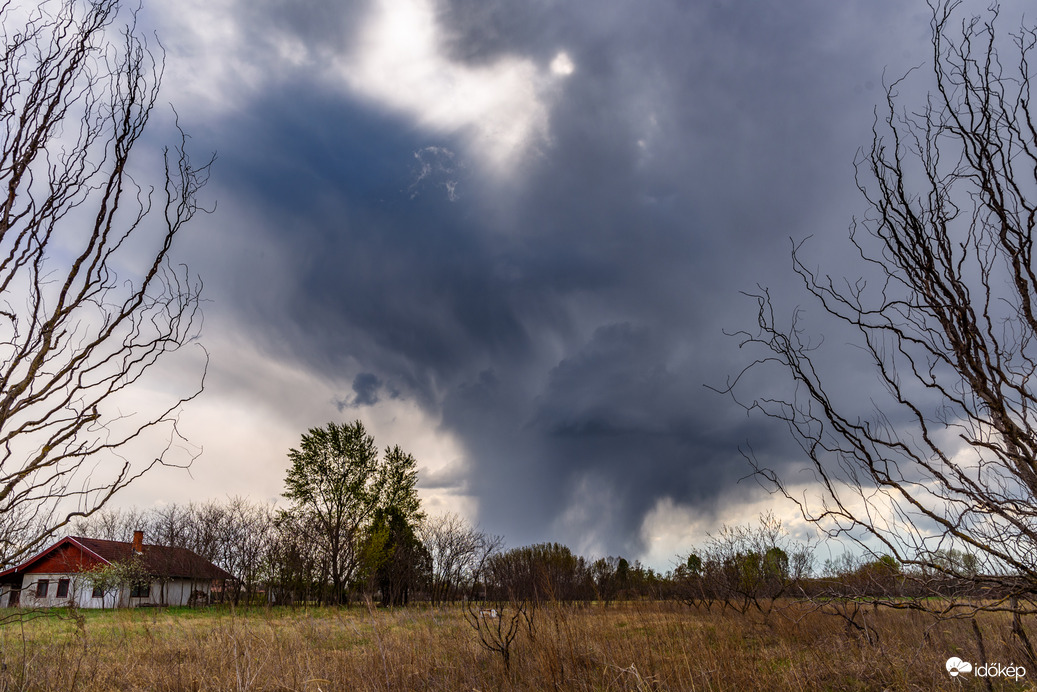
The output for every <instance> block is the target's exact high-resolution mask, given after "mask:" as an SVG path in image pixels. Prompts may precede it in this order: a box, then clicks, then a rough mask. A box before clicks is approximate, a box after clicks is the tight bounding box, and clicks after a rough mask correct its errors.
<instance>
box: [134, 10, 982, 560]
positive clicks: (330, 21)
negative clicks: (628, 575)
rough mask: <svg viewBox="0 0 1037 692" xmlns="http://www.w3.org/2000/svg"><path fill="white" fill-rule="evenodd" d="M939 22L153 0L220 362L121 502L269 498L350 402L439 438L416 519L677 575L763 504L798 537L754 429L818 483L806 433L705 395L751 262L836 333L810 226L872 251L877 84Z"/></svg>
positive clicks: (925, 42) (156, 132) (752, 13)
mask: <svg viewBox="0 0 1037 692" xmlns="http://www.w3.org/2000/svg"><path fill="white" fill-rule="evenodd" d="M973 4H974V3H973ZM983 9H985V5H984V6H982V7H980V6H978V5H976V6H975V7H972V6H971V5H969V4H968V3H967V6H966V10H965V11H966V13H967V12H968V11H982V10H983ZM929 19H930V10H929V8H928V6H927V5H926V4H925V3H924V2H921V1H920V0H910V1H907V2H904V1H903V0H845V1H841V2H837V3H835V2H829V1H828V0H787V1H785V2H781V3H757V2H753V3H750V2H735V1H726V0H716V1H707V0H696V1H681V0H643V1H642V2H638V3H629V2H616V1H615V0H595V1H594V2H585V1H582V0H567V1H565V2H562V1H561V0H532V1H530V2H504V1H503V0H501V1H497V0H346V1H343V0H300V1H297V2H292V3H287V2H283V1H282V2H277V1H276V0H178V2H175V3H158V2H145V5H144V8H143V10H142V13H141V16H140V18H139V25H140V26H142V27H144V28H145V30H146V31H148V32H151V31H154V32H155V33H156V34H157V36H158V38H159V40H160V41H161V45H162V47H163V49H164V51H165V73H164V78H163V91H162V97H161V100H162V101H163V104H162V105H161V106H160V107H159V109H158V110H157V111H156V114H155V118H154V121H153V124H152V127H151V130H150V131H149V133H148V134H147V136H146V138H145V139H144V140H143V141H142V143H141V146H142V147H146V148H147V147H150V148H151V150H152V151H157V147H159V146H161V144H163V143H164V142H168V141H169V140H170V139H171V128H172V122H173V115H172V109H171V108H169V107H168V106H167V105H165V102H168V103H169V104H172V106H173V107H175V109H176V114H177V117H178V119H179V123H180V124H181V126H183V127H184V129H185V130H186V131H187V132H188V133H189V134H190V136H191V139H190V142H189V144H190V148H191V151H192V152H193V153H194V154H195V155H197V156H198V157H204V156H205V155H206V154H209V153H210V152H213V151H215V152H216V153H217V156H218V158H217V160H216V162H215V164H214V166H213V168H212V178H211V181H210V183H209V185H208V187H207V188H206V189H205V191H204V194H203V200H204V201H207V202H216V203H217V208H216V211H215V212H214V213H212V214H210V215H205V216H202V217H199V218H197V219H196V220H195V221H194V222H193V223H192V225H191V226H190V227H189V228H187V229H185V231H184V233H183V235H182V237H180V239H179V240H178V243H179V245H178V246H177V247H176V248H175V252H176V257H177V259H178V260H180V261H183V262H185V263H186V264H188V265H189V266H190V267H191V270H192V272H194V273H197V274H198V275H199V276H200V277H201V278H202V279H203V280H204V283H205V289H204V296H205V298H206V303H205V306H204V311H205V324H204V329H203V332H202V338H201V342H202V343H203V344H204V346H205V348H206V350H207V351H208V355H209V362H208V370H207V373H206V378H205V391H204V393H203V394H202V395H201V396H200V397H199V398H198V399H197V400H195V401H193V402H191V404H190V405H189V406H188V407H186V408H185V410H184V413H183V416H182V418H181V426H180V427H181V430H182V431H183V432H185V434H186V435H187V436H188V437H189V439H190V440H191V442H192V443H193V444H195V445H197V446H198V448H199V449H200V450H201V455H200V456H199V457H198V459H197V460H196V461H195V462H194V463H193V465H192V466H191V468H190V470H187V471H185V470H180V469H159V470H155V471H152V472H151V473H149V474H148V475H147V476H145V477H144V478H142V479H141V480H140V481H138V482H137V483H136V484H135V485H134V486H132V487H131V488H130V489H128V490H127V491H125V492H124V493H123V494H122V496H121V497H120V498H119V500H118V501H117V503H121V504H123V505H124V506H129V505H137V506H141V507H147V506H153V505H155V504H156V503H159V504H160V503H163V502H187V501H199V500H207V499H220V498H226V497H229V496H235V495H242V496H248V497H252V498H255V499H257V500H263V501H267V500H269V501H276V500H277V499H278V498H279V496H280V493H281V491H282V489H283V481H284V474H285V471H286V469H287V457H286V454H287V452H288V450H289V449H290V448H291V447H293V446H297V445H298V443H299V439H300V436H301V434H302V433H304V432H305V431H306V430H307V429H309V428H312V427H316V426H321V425H324V424H326V423H328V422H331V421H335V422H347V421H352V420H355V419H360V420H362V421H363V422H364V424H365V425H366V426H367V427H368V429H369V430H370V431H371V432H372V433H373V434H374V436H375V440H376V442H377V443H378V445H379V446H381V447H384V446H386V445H394V444H399V445H401V446H403V447H404V448H405V449H406V450H408V451H409V452H411V453H412V454H414V455H415V457H416V458H417V459H418V461H419V467H420V481H419V487H420V490H421V494H422V497H423V499H424V503H425V508H426V511H428V512H430V513H438V512H445V511H458V512H462V513H463V514H465V515H466V516H468V517H469V518H471V519H472V520H473V521H475V522H477V523H478V524H479V525H480V526H481V527H482V528H483V529H484V530H486V531H488V532H489V533H493V534H502V535H504V536H505V538H506V540H507V543H508V544H509V545H513V546H517V545H523V544H528V543H533V542H542V541H558V542H562V543H565V544H567V545H569V546H570V547H572V548H573V549H574V550H577V551H579V552H581V553H583V554H587V555H599V556H603V555H617V554H622V555H624V556H628V557H633V558H640V559H642V560H645V561H647V562H649V563H650V564H654V565H657V566H660V567H663V568H665V567H666V566H667V565H668V564H669V561H671V560H672V559H673V557H674V556H675V555H677V554H678V553H686V552H688V551H689V550H691V548H692V547H693V546H694V545H695V544H696V543H698V542H701V541H702V540H703V539H704V537H705V535H706V532H708V531H714V530H715V529H716V528H717V527H718V526H719V525H720V524H721V523H724V522H728V523H738V522H743V521H747V520H752V519H754V518H755V517H756V516H757V515H758V514H759V513H760V512H762V511H766V510H768V509H769V510H773V511H774V512H775V513H776V514H777V515H778V516H780V517H782V518H784V519H785V520H786V522H787V523H788V524H789V525H790V526H791V527H792V528H793V530H794V531H797V532H803V534H804V535H805V532H806V528H805V526H804V525H803V522H802V520H801V519H798V518H797V515H796V514H795V511H794V507H791V506H789V504H788V503H787V502H786V501H784V500H782V499H780V498H779V497H777V496H773V495H770V494H768V493H767V492H766V490H765V489H763V488H761V487H760V486H759V485H758V484H757V483H756V482H755V481H754V480H753V479H752V478H749V476H750V473H751V468H750V467H749V465H748V464H747V463H746V461H745V459H744V458H743V456H742V453H741V451H740V450H742V449H746V448H747V447H748V446H749V445H751V446H752V449H753V450H754V452H755V453H756V455H757V457H758V458H759V459H761V460H762V461H765V462H766V463H768V464H771V465H773V466H775V467H776V468H779V469H784V470H786V471H787V473H788V474H789V475H788V478H789V479H790V483H792V484H795V483H800V482H802V483H804V484H807V485H808V484H809V478H808V477H807V476H805V475H802V471H801V469H802V465H801V459H799V458H798V457H797V451H798V448H796V446H795V444H794V442H793V440H791V439H790V438H789V437H788V435H787V433H786V432H785V431H783V429H781V428H780V427H778V426H775V425H774V424H773V423H772V422H770V421H768V420H766V419H762V420H761V419H760V418H758V417H753V416H747V415H746V413H745V411H744V410H743V409H742V408H740V407H739V406H738V405H737V404H735V402H733V401H732V400H731V399H730V397H725V396H723V395H720V394H717V393H715V392H714V391H712V390H711V387H722V386H723V385H724V383H725V382H726V381H727V379H728V378H729V377H732V376H734V375H735V374H737V373H738V372H739V371H740V370H741V369H742V368H743V367H744V366H745V365H747V364H748V363H749V362H751V360H752V358H753V354H752V353H748V352H746V351H745V350H744V349H740V348H739V347H738V344H739V340H738V339H737V338H736V337H732V336H729V334H730V333H732V332H736V331H738V330H742V329H752V327H753V325H754V322H755V302H754V301H753V300H752V299H751V298H749V297H747V296H746V295H744V292H752V291H754V290H757V286H766V287H768V288H769V289H770V291H771V293H772V295H773V296H774V297H775V304H776V308H777V312H778V315H779V318H780V319H782V320H787V318H788V317H791V314H792V311H793V310H794V309H796V308H797V307H798V308H801V309H802V310H803V312H804V315H805V319H806V320H807V322H808V324H812V325H813V326H814V327H816V329H818V333H819V335H828V332H827V329H828V327H827V326H826V323H825V322H824V320H823V319H822V318H821V316H820V315H818V314H817V312H818V308H817V306H816V305H815V304H813V303H812V302H810V300H809V297H808V296H807V295H806V293H805V291H804V290H803V287H802V284H801V282H800V281H799V279H798V278H797V277H796V275H795V274H794V272H793V271H792V261H791V257H790V248H791V245H792V243H793V242H799V241H803V240H806V239H808V238H809V240H807V242H806V245H805V246H804V257H805V258H806V261H807V264H808V265H810V266H817V267H819V268H822V269H823V270H824V271H826V272H828V271H830V272H832V273H834V274H835V275H842V274H847V275H852V274H853V272H854V271H855V265H854V262H853V256H852V252H851V249H852V248H851V246H850V245H849V243H848V241H847V234H848V233H847V229H848V228H849V225H850V223H851V221H852V219H853V218H854V216H859V215H861V214H863V213H864V212H866V204H865V200H864V199H863V198H862V197H861V195H860V193H859V191H858V190H857V188H856V186H855V182H854V166H853V163H854V160H855V157H856V156H857V153H858V150H859V148H860V147H862V146H867V145H869V144H870V141H871V127H872V125H873V122H874V112H875V108H876V106H878V105H879V104H880V103H881V101H882V99H883V97H884V92H883V83H884V80H885V81H886V82H888V81H890V80H891V79H892V78H896V77H899V76H901V75H903V74H904V73H905V72H907V71H908V70H909V69H911V68H912V67H915V66H920V65H924V64H926V61H928V60H929V59H930V57H931V56H930V51H931V45H930V43H929V31H930V29H929ZM923 83H924V82H923ZM840 339H841V337H840V336H839V335H838V334H836V333H832V334H831V338H830V339H829V341H833V340H834V341H835V343H836V345H839V344H840V343H842V342H840ZM835 353H836V354H837V353H838V350H836V351H835ZM194 357H195V359H196V360H195V361H194V362H187V363H180V364H179V365H178V366H177V368H180V369H176V368H172V366H170V369H169V370H167V374H168V376H169V377H171V378H188V379H189V378H190V377H191V376H192V373H193V372H196V370H197V366H198V365H199V362H198V361H197V356H194ZM831 358H832V359H833V360H832V361H830V362H832V363H838V362H839V361H838V358H839V356H838V355H833V356H831ZM192 368H194V370H192ZM868 377H869V375H868V373H867V372H866V371H863V370H862V371H860V372H858V371H856V370H854V369H853V368H847V369H845V370H844V371H843V372H840V373H839V376H838V379H837V380H836V381H835V382H836V386H837V387H841V388H844V389H843V391H846V392H854V391H860V390H859V387H862V386H863V387H867V386H870V384H868V382H870V380H869V379H868ZM748 386H750V387H751V388H758V391H759V392H760V395H761V396H762V395H765V394H766V393H767V392H770V391H773V388H774V387H777V386H779V385H777V384H775V383H772V382H771V381H770V380H768V379H767V377H766V376H764V375H760V376H758V377H756V378H755V379H751V380H750V381H749V382H748ZM157 389H161V387H158V388H157ZM159 393H160V392H159Z"/></svg>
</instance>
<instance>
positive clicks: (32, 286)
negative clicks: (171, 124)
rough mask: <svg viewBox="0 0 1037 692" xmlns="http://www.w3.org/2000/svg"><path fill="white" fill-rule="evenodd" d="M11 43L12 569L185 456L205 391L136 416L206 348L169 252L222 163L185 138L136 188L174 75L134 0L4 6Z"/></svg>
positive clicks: (6, 177)
mask: <svg viewBox="0 0 1037 692" xmlns="http://www.w3.org/2000/svg"><path fill="white" fill-rule="evenodd" d="M0 26H2V29H0V33H2V36H3V45H2V46H0V122H2V124H3V132H0V189H3V190H4V193H3V195H2V196H0V560H3V561H8V562H9V561H12V560H14V559H17V558H18V557H19V556H23V555H25V554H27V553H29V552H30V551H32V550H33V549H34V548H36V547H37V546H39V545H40V544H41V543H42V542H43V541H45V540H47V539H48V538H49V537H50V536H51V535H52V534H53V533H54V532H55V531H57V530H58V529H60V528H61V527H63V526H65V525H67V524H68V523H69V522H70V521H73V520H74V519H75V518H76V517H81V516H84V515H89V514H90V513H92V512H94V511H96V510H97V509H98V508H100V507H103V506H104V505H105V503H106V502H108V501H109V499H110V498H111V497H112V496H113V495H114V494H115V493H117V492H118V491H119V490H121V489H122V488H124V487H126V485H127V484H128V483H130V482H132V481H133V480H134V479H136V478H137V477H139V476H140V475H141V474H142V473H144V472H145V471H147V470H148V469H149V468H152V467H153V466H155V465H156V464H162V463H171V461H172V459H173V458H172V457H171V456H169V455H168V454H167V453H168V452H169V451H170V449H171V448H172V447H173V446H180V445H181V440H182V438H180V436H179V433H178V432H177V429H176V421H177V414H178V411H179V410H180V407H181V405H182V404H183V403H184V402H186V401H188V400H190V399H191V398H193V397H194V396H196V395H197V393H198V392H199V391H200V389H201V384H200V381H199V382H198V383H196V384H195V385H194V386H193V387H191V388H189V389H188V390H187V391H186V393H185V394H183V395H182V396H174V397H173V401H172V402H167V403H166V404H164V405H162V406H160V407H159V409H158V410H157V411H153V412H152V413H151V414H146V413H143V412H141V413H137V414H131V413H130V412H131V411H134V410H138V409H137V407H136V406H134V405H133V404H129V403H127V402H128V400H127V398H126V397H127V394H128V393H132V391H133V387H134V385H135V384H137V383H139V382H141V380H142V378H143V377H144V376H145V374H146V373H147V372H148V371H149V370H150V369H151V368H152V366H154V365H155V364H156V362H157V361H159V359H162V358H163V357H164V356H166V355H167V354H169V353H170V352H173V351H176V350H178V349H180V348H181V347H182V346H183V345H184V344H186V343H188V342H190V341H191V340H192V339H193V338H194V337H195V336H196V334H197V331H198V327H199V321H200V320H199V312H198V308H199V291H200V286H201V285H200V282H198V281H197V280H196V279H194V278H193V277H191V276H190V274H189V273H188V271H187V270H186V269H185V268H183V267H176V266H174V265H173V264H172V263H171V261H170V250H171V248H172V245H173V241H174V239H175V237H176V236H177V235H178V233H179V232H180V230H181V229H182V228H183V226H184V224H185V223H187V222H188V221H189V220H190V219H191V218H192V217H193V216H194V215H195V214H196V213H197V212H198V211H199V210H200V207H199V205H198V202H197V193H198V191H199V189H200V188H201V187H202V186H203V185H204V184H205V182H206V179H207V176H208V168H209V162H206V163H205V164H204V165H201V166H196V165H195V164H193V163H192V162H191V160H190V159H189V158H188V156H187V154H186V153H185V152H184V149H183V143H184V141H185V139H186V137H185V136H183V135H182V136H181V140H180V143H179V145H178V146H176V147H175V148H173V149H172V150H166V152H165V173H164V183H163V185H161V186H160V188H159V189H158V190H155V189H154V188H149V187H146V186H142V185H140V184H138V183H137V182H136V181H135V180H134V178H133V177H132V174H131V171H132V170H135V169H136V166H135V164H133V163H132V162H131V152H133V151H135V150H136V149H137V147H136V145H137V144H138V143H139V142H140V141H141V137H142V134H143V132H144V129H145V126H146V125H147V124H148V120H149V116H150V114H151V112H152V108H153V106H154V105H155V102H156V99H157V97H158V91H159V83H160V81H161V73H162V63H161V61H160V60H158V61H157V60H156V59H155V57H154V55H153V53H152V52H151V51H150V50H149V47H148V45H147V43H146V41H145V40H144V39H143V38H142V36H141V34H140V33H139V32H138V31H137V29H136V26H135V17H134V14H133V13H132V12H130V13H126V12H122V13H120V2H119V0H91V1H90V2H77V1H76V0H59V1H55V2H51V1H50V0H44V1H43V2H42V3H41V4H39V5H38V6H36V7H32V8H29V9H28V10H27V9H25V8H23V7H20V6H18V5H16V4H14V3H11V2H5V3H3V4H2V5H0ZM153 211H154V212H155V213H151V212H153ZM149 243H150V248H151V249H150V250H148V247H149ZM120 403H122V406H120ZM138 403H139V402H138ZM144 410H145V411H146V408H145V409H144ZM159 434H160V435H161V436H162V438H164V439H165V442H164V443H162V444H161V447H162V448H161V449H160V450H159V452H158V453H157V454H155V453H154V450H153V449H152V450H150V453H149V455H148V456H147V457H146V458H141V457H139V456H138V455H139V454H141V452H140V449H139V448H137V447H136V445H137V443H138V442H141V441H147V440H151V439H154V436H155V435H159ZM160 442H161V439H160ZM131 448H132V454H131ZM187 449H189V448H187ZM188 456H190V455H188ZM186 461H189V459H185V462H186Z"/></svg>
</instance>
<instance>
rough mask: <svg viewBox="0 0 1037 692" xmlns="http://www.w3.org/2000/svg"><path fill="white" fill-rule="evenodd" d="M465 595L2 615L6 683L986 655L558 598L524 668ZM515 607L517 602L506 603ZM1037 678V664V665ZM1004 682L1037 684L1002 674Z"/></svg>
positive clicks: (882, 616) (520, 652) (719, 680)
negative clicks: (302, 605)
mask: <svg viewBox="0 0 1037 692" xmlns="http://www.w3.org/2000/svg"><path fill="white" fill-rule="evenodd" d="M462 613H463V611H462V610H461V608H460V607H451V608H446V609H430V608H427V607H421V606H414V607H410V608H406V609H397V610H393V611H387V610H378V609H371V608H367V607H364V606H353V607H350V608H343V609H270V610H262V609H260V610H254V611H248V612H243V611H240V610H239V611H237V612H231V611H230V610H227V609H220V610H194V611H192V610H168V611H167V610H159V609H148V610H143V609H141V610H122V611H108V612H90V613H82V614H79V615H78V616H77V615H71V616H70V615H69V614H67V613H66V614H62V615H60V616H56V615H54V614H48V615H46V616H44V617H38V618H35V619H31V620H28V621H25V620H22V621H15V622H8V623H7V624H5V625H3V626H2V627H0V659H2V660H0V690H55V691H61V692H69V691H71V690H84V691H89V690H168V691H170V692H172V691H180V690H184V691H186V690H219V691H221V692H222V691H226V690H298V691H300V692H302V691H306V692H316V691H317V690H324V691H327V690H410V689H414V690H885V689H889V690H924V689H978V690H982V689H985V686H984V681H983V680H981V679H979V678H977V677H976V676H975V675H963V676H960V677H958V678H956V679H952V678H951V677H950V676H949V675H948V674H947V672H946V671H945V669H944V662H945V661H946V660H947V658H948V657H950V656H959V657H961V658H962V659H965V660H968V661H972V662H977V661H979V660H980V654H979V653H978V648H977V644H976V639H975V635H974V633H973V630H972V626H971V623H969V622H955V621H945V622H940V623H935V622H934V621H933V620H932V619H930V618H928V617H926V616H924V615H921V614H918V613H912V612H906V611H889V610H886V611H883V610H880V611H878V612H877V613H876V612H873V611H871V610H870V609H869V610H867V611H865V615H866V616H867V618H866V621H867V623H868V624H869V626H873V627H874V631H873V633H872V641H871V642H870V643H869V642H868V640H867V637H865V636H864V635H863V634H862V633H861V632H860V631H859V630H856V629H853V628H851V629H847V627H846V624H845V622H843V621H841V620H840V619H839V618H838V617H834V616H832V615H824V614H821V613H817V612H814V611H812V610H811V609H810V608H808V607H806V606H805V605H803V604H794V603H789V604H784V605H781V606H780V607H778V608H776V609H775V610H774V612H772V613H771V614H770V615H769V616H767V617H764V616H763V615H762V614H760V613H755V614H753V615H749V616H742V615H739V614H737V613H733V612H731V611H730V610H728V611H727V612H725V613H721V612H719V610H718V609H716V608H714V609H713V611H712V612H707V611H705V610H700V611H696V610H695V609H692V608H689V607H687V606H683V605H679V604H673V603H622V604H613V605H611V606H608V607H604V606H602V605H598V604H595V605H590V606H583V607H581V606H570V605H545V606H542V607H541V608H540V609H538V610H537V611H536V614H535V616H534V619H533V627H532V628H530V627H529V626H528V624H527V623H525V622H523V623H522V627H521V629H520V630H519V632H518V635H517V636H516V638H515V640H514V642H513V643H512V645H511V650H510V653H511V656H510V665H509V666H508V667H505V665H504V663H503V659H502V657H501V656H500V654H499V653H495V652H491V651H489V650H487V649H486V648H485V647H484V646H483V645H482V644H481V643H480V641H479V638H478V636H477V633H476V631H475V630H474V629H473V628H472V627H471V625H470V624H468V622H467V621H466V620H465V618H464V617H463V614H462ZM505 615H506V613H505ZM980 624H981V628H982V631H983V634H984V642H985V648H986V651H987V655H988V659H989V661H991V662H995V661H996V662H1000V663H1002V664H1004V665H1007V664H1009V663H1017V664H1018V663H1021V662H1022V656H1021V655H1020V652H1019V651H1018V650H1017V649H1016V648H1014V644H1013V642H1012V639H1011V637H1010V635H1009V627H1008V625H1009V622H1008V619H1007V618H1005V617H1002V616H994V615H991V616H986V617H984V618H981V620H980ZM1027 678H1029V679H1030V680H1031V681H1037V671H1035V672H1030V673H1029V674H1028V675H1027ZM991 682H992V687H993V689H1006V690H1017V689H1037V686H1035V685H1033V684H1032V683H1028V682H1027V679H1026V678H1024V679H1022V680H1020V681H1018V682H1017V681H1015V680H1007V681H1006V680H1005V679H1003V678H997V679H993V680H991Z"/></svg>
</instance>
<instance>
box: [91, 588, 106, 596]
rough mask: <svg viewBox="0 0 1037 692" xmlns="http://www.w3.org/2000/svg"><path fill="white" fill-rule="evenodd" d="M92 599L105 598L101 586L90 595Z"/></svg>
mask: <svg viewBox="0 0 1037 692" xmlns="http://www.w3.org/2000/svg"><path fill="white" fill-rule="evenodd" d="M90 598H104V591H102V590H101V587H100V586H95V587H94V590H93V592H92V593H91V594H90Z"/></svg>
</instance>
